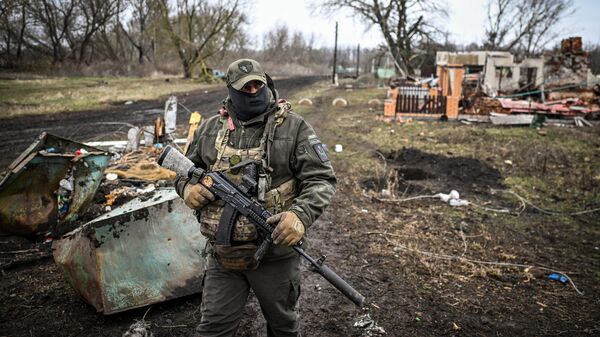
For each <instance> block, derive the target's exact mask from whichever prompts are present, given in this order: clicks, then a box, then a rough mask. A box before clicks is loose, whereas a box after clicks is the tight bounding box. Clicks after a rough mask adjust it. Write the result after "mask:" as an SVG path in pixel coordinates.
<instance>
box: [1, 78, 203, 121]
mask: <svg viewBox="0 0 600 337" xmlns="http://www.w3.org/2000/svg"><path fill="white" fill-rule="evenodd" d="M207 86H208V85H207V84H204V83H198V82H196V81H194V80H185V79H180V78H169V79H168V80H167V78H164V77H163V78H140V77H35V78H29V79H7V78H0V118H6V117H14V116H19V115H25V114H48V113H57V112H64V111H80V110H88V109H98V108H104V107H107V106H109V105H111V104H122V103H124V102H127V101H139V100H150V99H156V98H159V97H162V96H165V95H170V94H173V93H180V92H186V91H192V90H197V89H200V88H203V87H207Z"/></svg>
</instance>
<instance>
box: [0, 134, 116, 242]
mask: <svg viewBox="0 0 600 337" xmlns="http://www.w3.org/2000/svg"><path fill="white" fill-rule="evenodd" d="M81 149H83V150H85V151H84V153H82V154H79V155H78V154H76V152H77V151H78V150H81ZM108 161H109V155H108V153H107V152H106V151H102V150H100V149H97V148H94V147H91V146H86V145H84V144H82V143H78V142H75V141H72V140H68V139H64V138H60V137H56V136H53V135H50V134H47V133H45V132H44V133H42V134H41V135H40V136H39V137H38V139H37V140H36V141H35V142H34V143H33V144H31V145H30V146H29V147H28V148H27V149H26V150H25V151H24V152H23V153H22V154H21V155H20V156H19V157H18V158H17V159H16V160H15V161H13V163H12V164H11V165H10V166H9V167H8V170H7V172H6V175H5V176H4V178H3V179H2V181H0V233H1V234H33V233H37V232H41V231H45V230H48V229H49V228H50V226H51V225H54V224H56V223H62V222H69V221H72V220H74V219H76V218H77V214H78V213H79V212H82V211H83V210H84V209H85V207H86V206H87V205H88V204H89V202H90V201H91V200H92V199H93V197H94V194H95V193H96V190H97V189H98V186H99V185H100V182H101V181H102V177H103V175H104V170H105V169H106V167H107V166H108ZM68 174H72V176H73V191H72V193H71V196H70V202H69V204H68V208H67V210H66V211H65V213H64V214H62V215H61V216H59V210H58V199H57V196H56V195H55V191H56V190H57V189H58V188H59V183H60V181H61V179H63V178H65V176H66V175H68Z"/></svg>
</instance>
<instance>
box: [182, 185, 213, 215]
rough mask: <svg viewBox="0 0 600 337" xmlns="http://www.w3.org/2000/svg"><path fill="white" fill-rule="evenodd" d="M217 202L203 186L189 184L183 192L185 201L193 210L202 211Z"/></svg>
mask: <svg viewBox="0 0 600 337" xmlns="http://www.w3.org/2000/svg"><path fill="white" fill-rule="evenodd" d="M214 200H215V196H214V195H213V194H212V193H211V192H210V191H209V190H208V189H207V188H206V187H204V186H203V185H202V184H193V185H192V184H188V185H187V186H186V187H185V189H184V190H183V201H185V204H186V205H187V206H188V207H189V208H191V209H201V208H203V207H204V206H206V205H208V204H209V203H210V202H211V201H214Z"/></svg>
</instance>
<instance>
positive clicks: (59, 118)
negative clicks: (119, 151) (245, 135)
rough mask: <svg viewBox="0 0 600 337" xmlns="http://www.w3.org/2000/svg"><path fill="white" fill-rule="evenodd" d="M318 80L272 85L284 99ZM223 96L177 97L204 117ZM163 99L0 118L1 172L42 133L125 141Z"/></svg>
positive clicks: (218, 90) (220, 92)
mask: <svg viewBox="0 0 600 337" xmlns="http://www.w3.org/2000/svg"><path fill="white" fill-rule="evenodd" d="M321 79H323V77H321V76H306V77H291V78H282V79H277V80H275V86H276V89H277V90H278V91H279V94H280V97H282V98H285V97H288V96H291V95H292V94H293V93H294V91H296V90H302V89H303V88H304V87H307V86H310V85H312V84H314V83H315V82H317V81H319V80H321ZM226 95H227V89H226V88H225V86H224V85H219V86H215V87H211V88H203V89H199V90H195V91H192V92H188V93H180V94H176V96H177V98H178V101H179V102H180V103H182V104H183V105H185V106H186V107H187V108H189V109H190V110H192V111H199V112H201V114H202V115H203V117H207V116H211V115H212V114H213V113H215V112H216V111H217V109H218V108H219V105H220V104H221V100H222V99H223V98H224V97H225V96H226ZM166 98H167V96H165V97H161V98H159V99H156V100H151V101H140V102H134V103H133V104H129V105H122V104H121V105H114V106H111V107H109V108H105V109H99V110H87V111H75V112H63V113H55V114H47V115H27V116H20V117H14V118H7V119H1V120H0V125H2V126H1V127H0V168H2V169H4V168H5V167H6V166H7V165H9V164H10V163H11V162H12V160H14V159H15V158H16V157H17V156H18V155H19V154H20V153H21V152H23V151H24V150H25V149H26V148H27V147H28V146H29V145H30V144H31V143H32V142H33V141H34V140H35V139H36V138H37V137H38V136H39V135H40V134H41V133H42V132H44V131H46V132H48V133H51V134H54V135H56V136H60V137H65V138H69V139H72V140H75V141H79V142H86V141H90V140H98V139H109V136H112V138H113V139H115V136H116V134H117V133H118V134H119V135H122V136H118V137H116V138H119V139H126V134H127V129H128V128H129V127H130V125H129V124H132V125H135V126H144V125H152V124H153V122H154V119H155V118H156V117H158V116H160V115H162V113H163V112H162V111H163V109H164V102H165V99H166ZM179 111H180V112H182V111H183V112H184V113H180V114H179V116H180V117H179V118H178V121H177V125H178V126H179V127H186V125H187V122H188V117H189V114H188V113H187V112H186V111H185V109H183V108H181V107H180V108H179Z"/></svg>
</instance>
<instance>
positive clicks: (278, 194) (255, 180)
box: [200, 103, 297, 270]
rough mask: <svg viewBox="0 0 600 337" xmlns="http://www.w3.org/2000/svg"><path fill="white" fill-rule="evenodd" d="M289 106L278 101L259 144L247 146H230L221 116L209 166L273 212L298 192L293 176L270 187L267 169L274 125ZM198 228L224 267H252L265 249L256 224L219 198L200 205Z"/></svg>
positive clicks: (223, 119)
mask: <svg viewBox="0 0 600 337" xmlns="http://www.w3.org/2000/svg"><path fill="white" fill-rule="evenodd" d="M288 109H289V104H288V103H285V105H282V104H281V103H280V104H279V106H278V110H277V111H276V113H274V114H271V115H270V116H269V119H268V121H267V124H266V126H265V132H264V134H263V137H262V139H261V141H260V146H259V147H256V148H249V149H235V148H233V147H231V146H229V144H228V143H229V132H230V131H229V127H228V121H227V118H222V119H221V123H222V125H223V127H222V129H221V130H219V133H218V135H217V139H216V141H215V148H216V149H217V158H216V160H215V163H214V164H213V165H212V166H211V168H210V169H211V170H212V171H222V172H224V173H225V174H226V175H227V176H228V178H229V179H230V180H231V181H233V182H235V183H236V184H238V186H240V189H241V190H243V191H245V192H247V194H248V196H250V197H254V198H256V199H257V200H258V201H260V202H262V203H263V205H264V206H265V207H266V208H267V209H268V210H269V211H270V212H271V213H273V214H275V213H279V212H281V211H283V210H286V209H288V208H289V207H290V205H291V203H292V201H293V199H294V197H295V196H296V194H297V192H296V180H295V179H290V180H288V181H286V182H284V183H283V184H281V185H280V186H278V187H277V188H274V189H269V185H270V174H269V173H270V172H271V171H272V170H271V169H270V167H269V155H268V153H269V150H270V147H271V143H272V142H273V134H274V130H275V127H276V126H277V125H279V124H281V123H282V122H283V119H284V118H285V114H287V110H288ZM200 231H201V232H202V234H203V235H204V236H206V237H207V238H208V240H209V242H210V243H211V244H212V245H213V248H214V253H215V258H216V259H217V261H218V262H219V263H220V264H221V266H223V267H224V268H226V269H230V270H251V269H255V268H257V267H258V265H259V263H260V260H261V258H262V257H263V256H264V254H265V253H266V251H267V249H268V247H267V246H266V242H264V243H263V240H262V238H261V237H260V236H259V235H258V232H257V229H256V227H255V225H254V224H253V223H251V222H250V221H249V220H248V219H246V217H244V216H241V215H239V214H238V212H237V211H236V210H235V209H233V207H230V206H229V205H227V204H226V203H224V202H223V201H222V200H218V201H215V202H213V203H211V204H209V205H207V206H206V207H205V208H204V209H202V212H201V216H200Z"/></svg>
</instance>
